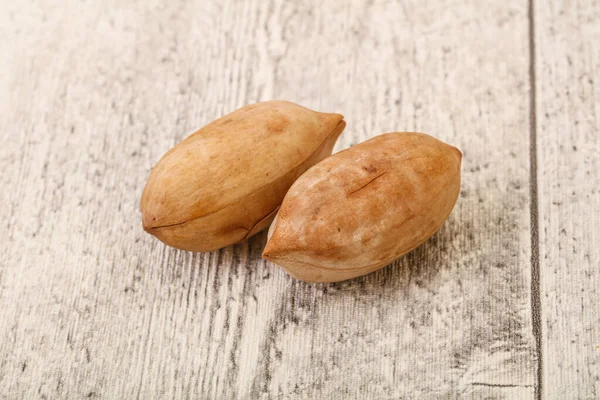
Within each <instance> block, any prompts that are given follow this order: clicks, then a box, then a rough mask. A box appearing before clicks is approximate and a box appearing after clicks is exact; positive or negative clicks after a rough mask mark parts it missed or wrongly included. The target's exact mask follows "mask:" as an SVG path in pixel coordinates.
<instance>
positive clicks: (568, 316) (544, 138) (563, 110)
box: [535, 0, 600, 399]
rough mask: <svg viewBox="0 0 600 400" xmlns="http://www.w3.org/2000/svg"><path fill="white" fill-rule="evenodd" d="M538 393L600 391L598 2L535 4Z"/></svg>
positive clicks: (587, 395)
mask: <svg viewBox="0 0 600 400" xmlns="http://www.w3.org/2000/svg"><path fill="white" fill-rule="evenodd" d="M535 10H536V12H535V26H536V29H535V31H536V34H535V44H536V46H535V47H536V61H537V63H536V78H537V79H536V93H537V96H536V98H537V113H536V115H537V124H536V125H537V141H538V146H537V148H538V165H537V170H538V186H539V187H538V192H539V216H540V278H541V301H542V314H543V319H542V321H543V326H542V332H543V342H542V343H543V347H542V348H543V366H542V371H543V375H544V378H543V382H544V383H543V388H544V389H543V394H544V397H545V398H549V399H597V398H600V246H599V245H600V157H599V156H598V154H600V46H599V44H600V4H599V3H598V2H591V1H576V2H562V1H550V0H547V1H539V2H536V7H535Z"/></svg>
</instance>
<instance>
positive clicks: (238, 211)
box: [141, 101, 345, 251]
mask: <svg viewBox="0 0 600 400" xmlns="http://www.w3.org/2000/svg"><path fill="white" fill-rule="evenodd" d="M344 127H345V122H344V121H343V116H342V115H339V114H328V113H320V112H316V111H312V110H309V109H308V108H305V107H302V106H299V105H297V104H294V103H290V102H287V101H268V102H264V103H257V104H252V105H248V106H245V107H242V108H241V109H239V110H237V111H234V112H232V113H231V114H228V115H226V116H224V117H222V118H219V119H218V120H216V121H214V122H212V123H211V124H209V125H207V126H205V127H203V128H202V129H200V130H198V131H197V132H195V133H193V134H192V135H190V136H189V137H188V138H186V139H185V140H183V141H182V142H181V143H179V144H178V145H176V146H175V147H173V148H172V149H171V150H169V151H168V152H167V153H166V154H165V155H164V156H163V157H162V159H161V160H160V161H159V162H158V163H157V164H156V166H155V167H154V168H153V169H152V172H151V173H150V177H149V178H148V182H147V183H146V187H145V188H144V192H143V194H142V200H141V210H142V220H143V227H144V229H145V230H146V231H147V232H148V233H150V234H152V235H154V236H156V237H157V238H158V239H160V240H161V241H163V242H164V243H166V244H168V245H170V246H173V247H176V248H179V249H184V250H192V251H211V250H215V249H219V248H221V247H225V246H227V245H230V244H234V243H238V242H241V241H243V240H245V239H247V238H248V237H250V236H252V235H254V234H255V233H257V232H259V231H260V230H262V229H264V228H266V227H268V226H269V224H270V223H271V221H272V220H273V217H274V216H275V214H276V213H277V209H278V207H279V205H280V204H281V201H282V200H283V197H284V196H285V193H286V192H287V190H288V189H289V188H290V186H291V185H292V183H293V182H294V181H295V180H296V179H297V178H298V177H299V176H300V175H301V174H302V173H304V171H306V170H307V169H308V168H310V167H311V166H312V165H314V164H316V163H317V162H319V161H321V160H322V159H324V158H325V157H327V156H329V155H330V154H331V150H332V148H333V146H334V144H335V141H336V140H337V138H338V136H339V135H340V133H341V132H342V130H343V129H344Z"/></svg>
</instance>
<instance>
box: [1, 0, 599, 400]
mask: <svg viewBox="0 0 600 400" xmlns="http://www.w3.org/2000/svg"><path fill="white" fill-rule="evenodd" d="M0 48H1V49H2V51H1V52H0V61H1V64H0V84H1V88H0V128H1V129H0V135H1V146H0V171H1V173H0V184H1V185H2V190H0V221H2V222H1V224H2V229H1V230H0V232H1V233H0V235H1V236H0V237H1V240H0V398H2V399H63V398H64V399H80V398H84V399H85V398H88V399H134V398H139V399H171V398H200V399H303V398H306V399H400V398H405V399H412V398H418V399H449V398H477V399H480V398H489V399H536V398H538V399H539V398H547V399H598V398H600V315H599V308H600V246H599V244H600V156H599V154H600V3H598V2H597V1H590V0H576V1H566V0H562V1H560V0H533V3H528V2H527V1H526V0H520V1H517V0H483V1H481V0H464V1H463V0H460V1H459V0H405V1H390V0H356V1H346V0H336V1H317V0H305V1H289V2H285V3H284V2H275V1H267V0H264V1H262V0H239V1H204V0H191V1H185V0H177V1H143V0H127V1H122V0H107V1H70V0H66V1H62V2H50V1H35V2H34V1H23V2H20V1H19V2H9V1H3V2H2V4H1V5H0ZM268 99H287V100H290V101H294V102H297V103H299V104H302V105H305V106H307V107H311V108H314V109H316V110H320V111H332V112H338V113H342V114H344V115H345V117H346V120H347V122H348V127H347V128H346V131H345V132H344V133H343V135H342V137H341V139H340V141H339V142H338V144H337V145H336V150H341V149H343V148H346V147H349V146H351V145H353V144H356V143H359V142H361V141H363V140H365V139H367V138H370V137H373V136H375V135H377V134H380V133H384V132H389V131H399V130H400V131H413V130H415V131H422V132H427V133H430V134H432V135H434V136H436V137H438V138H440V139H442V140H444V141H447V142H449V143H451V144H453V145H456V146H457V147H459V148H460V149H462V151H463V153H464V159H463V170H462V173H463V183H462V191H461V194H460V198H459V201H458V203H457V205H456V207H455V209H454V211H453V213H452V215H451V217H450V219H449V220H448V221H447V223H446V224H445V226H444V227H443V228H442V230H441V231H440V232H439V233H438V234H436V235H435V236H434V237H433V238H432V239H431V240H429V241H428V242H427V243H425V244H424V245H422V246H421V247H420V248H418V249H417V250H415V251H413V252H412V253H411V254H409V255H408V256H406V257H404V258H403V259H401V260H400V261H398V262H396V263H394V264H393V265H391V266H389V267H387V268H385V269H383V270H380V271H378V272H376V273H373V274H370V275H368V276H365V277H362V278H358V279H354V280H351V281H347V282H343V283H337V284H307V283H302V282H297V281H294V280H293V279H292V278H291V277H289V276H288V275H287V274H286V273H285V272H283V271H282V270H281V269H279V268H278V267H277V266H275V265H273V264H270V263H267V262H266V261H264V260H262V259H261V257H260V254H261V250H262V248H263V246H264V244H265V241H266V234H265V233H261V234H259V235H257V236H255V237H254V238H252V239H251V240H250V241H248V242H247V243H244V244H240V245H236V246H232V247H228V248H225V249H222V250H219V251H215V252H212V253H206V254H202V253H196V254H194V253H188V252H183V251H177V250H173V249H171V248H168V247H166V246H164V245H163V244H162V243H160V242H158V241H157V240H155V239H154V238H153V237H151V236H149V235H147V234H145V233H144V232H143V230H142V226H141V214H140V211H139V199H140V196H141V192H142V189H143V186H144V183H145V180H146V178H147V176H148V173H149V171H150V168H151V167H152V166H153V165H154V164H155V163H156V161H157V160H158V159H159V158H160V157H161V155H162V154H163V153H165V152H166V151H167V150H168V149H169V148H170V147H171V146H173V145H174V144H175V143H177V142H179V141H180V140H182V139H183V138H184V137H186V136H187V135H188V134H189V133H191V132H192V131H194V130H196V129H197V128H199V127H201V126H203V125H204V124H206V123H208V122H210V121H212V120H214V119H216V118H217V117H219V116H221V115H223V114H225V113H228V112H230V111H233V110H234V109H236V108H238V107H240V106H242V105H244V104H248V103H253V102H256V101H261V100H268Z"/></svg>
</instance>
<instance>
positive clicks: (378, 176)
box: [348, 171, 387, 196]
mask: <svg viewBox="0 0 600 400" xmlns="http://www.w3.org/2000/svg"><path fill="white" fill-rule="evenodd" d="M386 172H387V171H383V172H382V173H381V174H379V175H377V176H376V177H375V178H373V179H371V180H370V181H369V182H367V183H365V184H364V185H362V186H361V187H359V188H358V189H356V190H353V191H351V192H350V193H348V196H350V195H352V194H354V193H356V192H358V191H360V190H363V189H364V188H366V187H367V186H369V185H370V184H371V183H373V182H375V180H377V179H379V178H381V177H382V176H383V175H385V174H386Z"/></svg>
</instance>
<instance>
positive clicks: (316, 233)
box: [263, 133, 462, 282]
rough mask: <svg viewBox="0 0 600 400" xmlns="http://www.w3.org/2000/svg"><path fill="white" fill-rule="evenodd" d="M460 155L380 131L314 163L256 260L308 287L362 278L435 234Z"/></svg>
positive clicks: (431, 141)
mask: <svg viewBox="0 0 600 400" xmlns="http://www.w3.org/2000/svg"><path fill="white" fill-rule="evenodd" d="M461 160H462V154H461V152H460V151H459V150H458V149H456V148H455V147H452V146H450V145H447V144H445V143H443V142H441V141H439V140H437V139H435V138H433V137H431V136H429V135H425V134H422V133H387V134H384V135H380V136H377V137H375V138H373V139H371V140H368V141H366V142H364V143H361V144H358V145H356V146H354V147H352V148H350V149H347V150H344V151H342V152H339V153H337V154H334V155H333V156H331V157H329V158H327V159H325V160H323V161H321V162H320V163H319V164H317V165H315V166H314V167H312V168H311V169H309V170H308V171H307V172H306V173H305V174H304V175H302V176H301V177H300V178H299V179H298V180H297V181H296V182H295V183H294V184H293V185H292V187H291V188H290V190H289V192H288V193H287V195H286V196H285V199H284V200H283V203H282V205H281V207H280V210H279V213H278V215H277V218H276V220H275V221H274V222H273V224H272V225H271V228H270V229H269V240H268V242H267V245H266V247H265V250H264V252H263V257H264V258H265V259H267V260H269V261H272V262H274V263H276V264H279V265H280V266H282V267H283V268H284V269H285V270H286V271H287V272H288V273H289V274H290V275H292V276H294V277H295V278H297V279H300V280H303V281H309V282H336V281H342V280H346V279H350V278H354V277H357V276H361V275H365V274H368V273H369V272H372V271H375V270H377V269H380V268H382V267H384V266H386V265H388V264H390V263H391V262H392V261H394V260H395V259H397V258H399V257H401V256H402V255H404V254H406V253H407V252H409V251H411V250H412V249H414V248H415V247H417V246H419V245H420V244H421V243H423V242H424V241H426V240H427V239H428V238H429V237H431V236H432V235H433V234H434V233H435V232H436V231H437V230H439V229H440V227H441V226H442V224H443V223H444V221H445V220H446V218H448V216H449V215H450V212H451V211H452V208H453V207H454V204H455V202H456V200H457V197H458V194H459V191H460V166H461Z"/></svg>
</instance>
